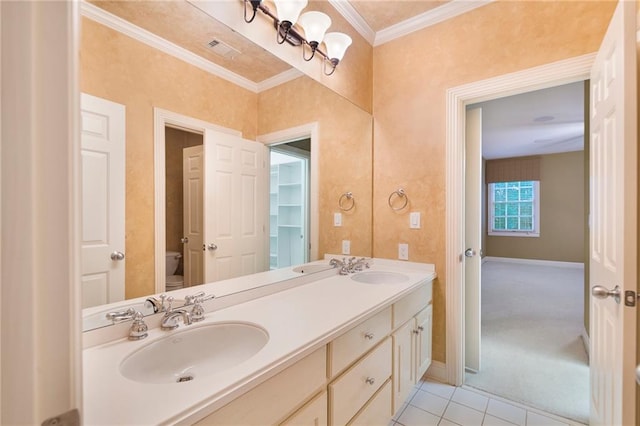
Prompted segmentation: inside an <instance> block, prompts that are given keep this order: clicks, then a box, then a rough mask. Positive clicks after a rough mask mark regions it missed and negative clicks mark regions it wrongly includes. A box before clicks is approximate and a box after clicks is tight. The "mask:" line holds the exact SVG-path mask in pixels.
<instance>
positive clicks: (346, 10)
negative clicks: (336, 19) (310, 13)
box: [329, 0, 376, 44]
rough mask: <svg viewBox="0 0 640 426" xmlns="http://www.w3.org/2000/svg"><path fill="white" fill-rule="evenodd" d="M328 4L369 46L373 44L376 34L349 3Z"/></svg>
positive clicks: (342, 0) (339, 0)
mask: <svg viewBox="0 0 640 426" xmlns="http://www.w3.org/2000/svg"><path fill="white" fill-rule="evenodd" d="M329 3H330V4H331V6H333V8H334V9H335V10H337V11H338V13H339V14H340V15H342V17H343V18H344V19H346V20H347V22H349V24H351V26H352V27H353V28H354V29H355V30H356V31H357V32H358V33H359V34H360V35H361V36H362V37H364V38H365V40H367V41H368V42H369V44H373V41H374V40H375V38H376V32H375V31H373V29H371V27H370V26H369V24H367V21H365V20H364V19H363V18H362V16H360V14H359V13H358V12H357V11H356V10H355V9H354V8H353V6H351V3H349V2H348V1H347V0H329Z"/></svg>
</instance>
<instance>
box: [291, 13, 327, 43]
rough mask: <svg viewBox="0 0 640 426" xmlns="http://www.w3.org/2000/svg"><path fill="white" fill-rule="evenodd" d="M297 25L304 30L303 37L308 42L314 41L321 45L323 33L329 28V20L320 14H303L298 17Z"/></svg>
mask: <svg viewBox="0 0 640 426" xmlns="http://www.w3.org/2000/svg"><path fill="white" fill-rule="evenodd" d="M298 25H300V26H301V27H302V29H303V30H304V35H305V37H306V39H307V41H308V42H312V41H316V42H318V44H320V43H322V39H323V38H324V33H326V32H327V30H328V29H329V26H331V18H329V16H327V15H325V14H324V13H322V12H305V13H303V14H302V15H300V18H299V19H298Z"/></svg>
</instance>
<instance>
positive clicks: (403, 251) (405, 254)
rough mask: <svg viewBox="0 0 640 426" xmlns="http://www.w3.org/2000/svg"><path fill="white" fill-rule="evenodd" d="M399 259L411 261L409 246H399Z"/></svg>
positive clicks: (401, 244)
mask: <svg viewBox="0 0 640 426" xmlns="http://www.w3.org/2000/svg"><path fill="white" fill-rule="evenodd" d="M398 259H400V260H409V244H403V243H400V244H398Z"/></svg>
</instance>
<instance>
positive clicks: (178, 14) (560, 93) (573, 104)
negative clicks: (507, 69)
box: [88, 0, 584, 159]
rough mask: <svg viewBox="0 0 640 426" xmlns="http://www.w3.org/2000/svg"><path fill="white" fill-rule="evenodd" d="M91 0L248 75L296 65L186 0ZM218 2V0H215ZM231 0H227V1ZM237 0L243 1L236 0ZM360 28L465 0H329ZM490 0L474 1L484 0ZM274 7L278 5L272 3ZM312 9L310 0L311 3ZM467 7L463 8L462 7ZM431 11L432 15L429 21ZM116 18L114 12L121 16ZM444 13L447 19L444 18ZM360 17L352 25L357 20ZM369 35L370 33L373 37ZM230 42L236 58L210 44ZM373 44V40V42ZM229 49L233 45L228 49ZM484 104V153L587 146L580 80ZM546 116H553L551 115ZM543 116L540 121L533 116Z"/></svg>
mask: <svg viewBox="0 0 640 426" xmlns="http://www.w3.org/2000/svg"><path fill="white" fill-rule="evenodd" d="M88 1H89V2H90V3H91V4H92V5H95V6H98V8H100V9H102V10H105V11H107V12H109V13H111V14H113V15H115V17H117V18H121V19H123V20H125V21H128V22H130V23H132V24H134V25H135V26H137V27H139V28H142V29H144V30H146V31H148V32H150V33H153V34H155V35H156V36H159V37H160V38H162V39H164V40H167V41H169V42H171V43H173V44H174V45H175V46H177V47H178V48H181V49H184V50H186V51H188V52H190V53H192V54H195V55H197V56H198V57H201V58H204V59H205V60H206V61H209V62H210V63H213V64H216V65H217V66H220V67H222V68H224V69H226V70H229V71H231V72H232V73H234V74H236V75H238V76H240V77H241V78H244V79H246V80H248V81H250V82H253V83H257V84H260V83H262V82H264V81H267V80H268V79H271V78H276V79H277V77H278V76H279V75H284V74H286V73H287V72H289V73H290V72H291V71H292V67H291V66H290V65H289V64H287V63H285V62H284V61H282V60H280V59H278V58H276V57H275V56H274V55H272V54H270V53H269V52H267V51H266V50H265V49H263V48H261V47H260V46H258V45H256V44H254V43H253V42H251V41H249V40H247V39H245V38H244V37H243V36H241V35H239V34H238V33H236V32H235V31H233V30H231V29H230V28H228V27H227V26H226V25H224V24H222V23H220V22H219V21H217V20H216V19H214V18H212V17H211V16H209V15H208V14H207V13H205V12H203V11H202V10H201V9H200V8H198V7H197V4H198V2H197V1H194V2H189V1H186V0H168V1H158V0H135V1H121V0H115V1H114V0H88ZM214 1H216V0H214ZM223 1H230V0H223ZM237 1H240V0H237ZM266 1H270V0H266ZM328 1H329V2H330V3H331V4H332V5H333V6H334V7H335V8H336V9H337V10H338V11H339V12H340V13H341V14H343V16H345V18H347V20H348V21H349V22H352V25H354V27H357V28H356V29H357V30H358V31H359V32H360V33H361V34H365V35H366V34H369V35H371V34H373V39H377V35H380V34H382V33H384V32H385V31H388V30H390V29H391V30H392V31H391V32H395V29H396V28H397V27H398V26H406V27H408V28H409V29H411V28H414V29H418V28H420V27H419V26H418V27H416V26H413V27H412V25H411V23H412V22H413V23H415V21H416V20H419V21H420V22H421V24H420V25H422V28H423V27H424V26H425V25H429V24H428V23H427V24H425V22H431V24H432V23H436V22H439V21H438V19H440V20H441V19H443V18H442V16H445V15H446V16H449V17H451V16H454V15H451V14H449V15H447V14H448V13H449V12H447V10H453V9H455V11H454V14H455V13H464V11H460V10H461V9H456V8H459V7H461V6H462V7H463V8H464V7H469V6H468V5H466V6H465V4H467V3H471V2H465V1H464V0H458V1H455V2H453V1H447V0H444V1H432V0H420V1H409V0H395V1H389V0H351V1H346V0H328ZM483 1H484V2H485V3H486V1H488V0H477V1H476V2H475V4H476V6H473V7H478V6H477V5H478V4H484V3H483ZM270 7H271V8H272V9H273V6H270ZM310 8H312V4H311V7H310ZM465 10H466V9H465ZM432 17H435V18H433V19H434V20H431V21H430V19H432ZM117 18H116V19H117ZM444 19H446V18H444ZM354 23H355V24H354ZM369 39H370V40H371V39H372V37H369ZM213 40H216V41H218V42H221V44H219V45H218V48H219V47H221V46H222V47H229V48H231V49H227V53H230V55H231V57H227V56H224V55H221V54H220V51H219V50H216V49H211V48H210V47H209V46H208V44H209V43H210V42H211V41H213ZM373 44H376V43H373ZM229 50H230V51H229ZM478 105H480V106H482V107H483V155H484V157H485V158H487V159H494V158H505V157H514V156H522V155H533V154H547V153H555V152H566V151H576V150H581V149H583V148H582V147H583V139H584V136H583V134H582V127H583V124H582V122H583V89H582V83H576V84H572V85H567V86H562V87H558V88H553V89H546V90H540V91H537V92H532V93H528V94H523V95H517V96H511V97H507V98H503V99H498V100H494V101H489V102H484V103H482V104H478ZM544 117H553V118H552V119H546V120H547V121H545V118H544ZM536 119H538V121H536Z"/></svg>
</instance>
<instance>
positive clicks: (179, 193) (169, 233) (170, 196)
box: [165, 127, 202, 253]
mask: <svg viewBox="0 0 640 426" xmlns="http://www.w3.org/2000/svg"><path fill="white" fill-rule="evenodd" d="M165 141H166V143H165V168H166V173H165V180H166V192H165V194H166V203H165V212H166V218H165V220H166V247H167V251H177V252H178V253H182V250H183V245H182V242H181V241H180V240H181V238H182V237H184V235H183V234H184V231H183V227H184V221H183V212H184V207H183V205H184V203H183V202H182V199H183V185H182V179H183V177H182V175H183V167H182V166H183V162H182V150H183V149H185V148H187V147H190V146H196V145H202V135H199V134H197V133H191V132H186V131H184V130H178V129H173V128H171V127H167V128H165Z"/></svg>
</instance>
